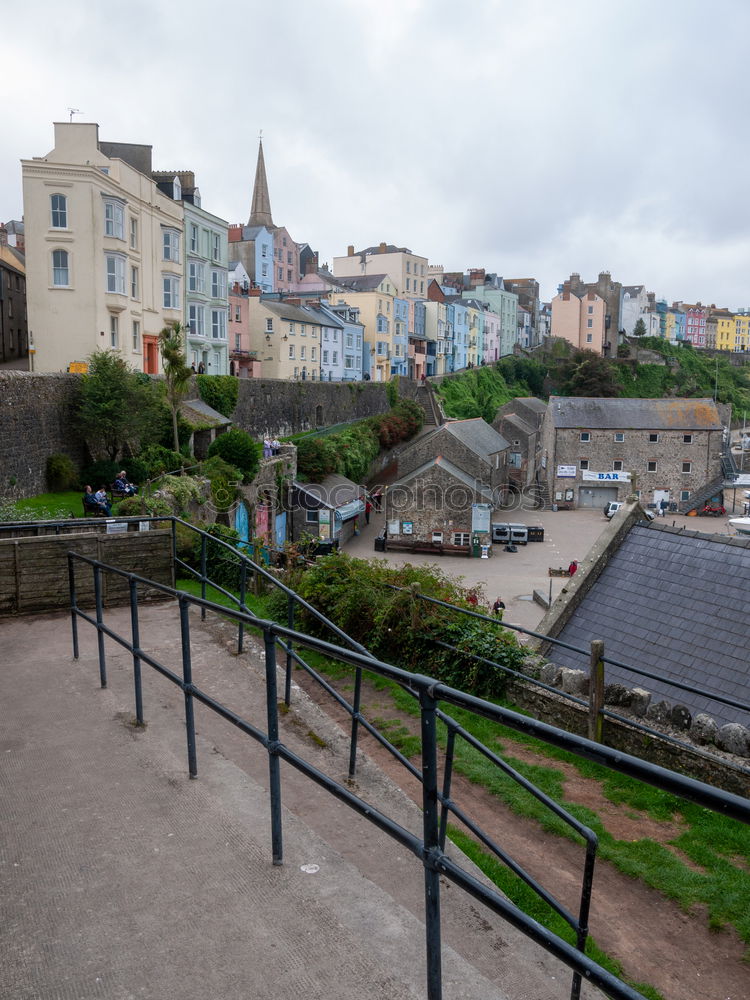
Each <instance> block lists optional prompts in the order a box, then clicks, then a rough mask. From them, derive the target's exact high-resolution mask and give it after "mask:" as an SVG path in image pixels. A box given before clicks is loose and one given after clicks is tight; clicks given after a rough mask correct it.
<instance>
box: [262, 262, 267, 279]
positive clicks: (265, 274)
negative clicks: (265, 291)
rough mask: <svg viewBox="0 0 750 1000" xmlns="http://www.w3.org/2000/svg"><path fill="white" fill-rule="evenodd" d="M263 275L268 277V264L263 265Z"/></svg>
mask: <svg viewBox="0 0 750 1000" xmlns="http://www.w3.org/2000/svg"><path fill="white" fill-rule="evenodd" d="M261 273H262V275H263V277H264V278H267V277H268V264H263V265H262V267H261Z"/></svg>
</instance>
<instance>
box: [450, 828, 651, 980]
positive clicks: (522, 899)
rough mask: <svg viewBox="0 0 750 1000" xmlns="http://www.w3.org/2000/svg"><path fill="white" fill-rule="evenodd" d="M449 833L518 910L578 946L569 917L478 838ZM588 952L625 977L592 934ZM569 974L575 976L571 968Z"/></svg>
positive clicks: (616, 974) (459, 831) (617, 963)
mask: <svg viewBox="0 0 750 1000" xmlns="http://www.w3.org/2000/svg"><path fill="white" fill-rule="evenodd" d="M448 836H449V837H450V839H451V840H452V841H453V843H454V844H455V845H456V846H457V847H459V848H460V849H461V850H462V851H463V852H464V854H465V855H466V856H467V857H468V858H470V859H471V861H473V862H474V864H475V865H476V866H477V868H480V869H481V870H482V871H483V872H484V874H485V875H486V876H487V877H488V878H489V879H491V880H492V882H494V883H495V885H496V886H497V887H498V888H499V889H500V891H501V892H503V893H504V894H505V895H506V896H507V897H508V899H509V900H510V901H511V903H514V904H515V905H516V906H517V907H518V908H519V910H522V911H523V912H524V913H525V914H527V915H528V916H530V917H532V918H533V919H534V920H536V921H537V923H539V924H541V925H542V926H543V927H546V928H547V929H548V930H549V931H551V932H552V933H553V934H556V935H557V937H560V938H562V939H563V940H564V941H567V942H568V944H572V945H574V946H575V943H576V939H575V933H574V931H573V928H572V927H571V926H570V924H569V923H568V922H567V921H566V920H563V918H562V917H561V916H560V915H559V914H558V913H556V912H555V911H554V910H553V909H552V907H551V906H549V905H548V904H547V903H545V902H544V900H543V899H540V898H539V896H538V895H537V894H536V893H535V892H534V890H533V889H531V888H530V887H529V886H528V885H526V883H525V882H524V881H523V880H522V879H520V878H518V876H517V875H514V874H513V873H512V872H511V871H510V870H509V869H508V868H506V867H505V865H503V864H502V863H501V862H500V861H498V860H497V859H496V858H495V857H493V856H492V855H491V854H488V853H487V852H486V851H484V850H483V849H482V848H481V847H480V846H479V845H478V844H477V842H476V841H475V840H473V839H472V838H471V837H469V836H468V835H467V834H465V833H463V831H461V830H458V829H456V828H455V827H452V826H449V827H448ZM586 955H588V957H589V958H591V959H593V961H594V962H596V963H597V965H601V966H602V968H603V969H606V970H607V972H611V973H612V974H613V975H615V976H617V977H618V978H620V979H623V975H622V966H621V965H620V963H619V962H618V961H616V960H615V959H613V958H611V957H610V956H609V955H608V954H607V953H606V952H604V951H602V949H601V948H600V947H599V946H598V945H597V944H596V942H595V941H594V940H593V938H591V937H589V938H588V940H587V941H586ZM570 975H571V977H572V975H573V973H572V971H571V973H570ZM624 982H626V983H627V984H628V985H629V986H632V987H633V988H634V989H636V990H638V992H639V993H642V994H643V996H644V997H647V998H648V1000H663V997H662V994H661V993H659V991H658V990H656V989H654V987H653V986H650V985H649V984H648V983H638V982H634V981H633V980H631V979H624Z"/></svg>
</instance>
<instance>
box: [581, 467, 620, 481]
mask: <svg viewBox="0 0 750 1000" xmlns="http://www.w3.org/2000/svg"><path fill="white" fill-rule="evenodd" d="M581 476H582V477H583V479H584V480H585V481H586V482H588V483H629V482H630V473H629V472H591V470H590V469H584V470H583V471H582V472H581Z"/></svg>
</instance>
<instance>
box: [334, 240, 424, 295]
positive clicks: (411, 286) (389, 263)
mask: <svg viewBox="0 0 750 1000" xmlns="http://www.w3.org/2000/svg"><path fill="white" fill-rule="evenodd" d="M428 270H429V265H428V263H427V258H426V257H420V256H419V255H418V254H414V253H412V252H411V250H408V249H407V248H406V247H395V246H393V245H392V244H390V243H381V244H380V245H379V246H376V247H367V249H366V250H360V251H357V252H355V250H354V247H353V246H350V247H349V248H348V251H347V255H346V257H334V258H333V273H334V275H335V276H336V277H337V278H346V277H361V276H362V275H366V274H367V275H369V274H387V275H388V277H389V278H390V279H391V281H392V282H393V284H394V285H395V286H396V295H398V296H399V298H402V299H424V298H427V285H428V283H429V278H428Z"/></svg>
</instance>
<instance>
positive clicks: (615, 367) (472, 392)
mask: <svg viewBox="0 0 750 1000" xmlns="http://www.w3.org/2000/svg"><path fill="white" fill-rule="evenodd" d="M638 346H639V348H647V349H648V350H650V351H653V352H654V353H657V354H660V355H662V357H664V359H665V361H667V363H666V364H656V363H653V362H650V363H640V362H639V361H637V360H636V359H635V358H617V359H614V358H613V359H609V358H602V357H601V356H600V355H597V354H594V353H593V352H591V351H580V350H574V349H572V348H570V347H568V346H567V345H566V344H563V343H561V342H560V341H557V342H556V343H555V345H554V347H553V348H552V349H551V350H549V351H545V352H537V354H536V355H535V356H534V358H525V357H507V358H502V359H501V360H500V361H498V362H497V363H496V364H494V365H486V366H484V365H483V366H482V367H480V368H472V369H471V370H469V371H466V372H463V373H462V374H460V375H455V376H452V377H451V378H446V379H443V380H442V382H441V383H440V384H439V386H438V390H437V391H438V392H439V394H440V397H441V399H442V402H443V408H444V410H445V413H446V415H447V416H449V417H453V418H455V419H459V420H465V419H469V418H472V417H483V418H484V419H485V420H486V421H487V422H488V423H491V422H492V420H493V419H494V417H495V415H496V413H497V411H498V409H499V407H501V406H503V405H504V404H505V403H507V402H509V401H510V400H511V399H514V398H516V397H518V396H537V397H539V398H540V399H548V398H549V396H550V395H559V396H604V397H629V398H631V399H659V398H662V397H669V396H676V397H693V398H697V397H701V398H706V397H713V396H714V394H716V399H717V401H718V402H719V403H729V404H730V405H731V407H732V417H733V419H734V420H742V419H743V415H744V413H745V412H750V369H749V368H748V366H747V365H743V366H742V367H737V366H735V365H732V364H730V362H729V360H728V359H727V358H723V357H718V358H717V357H712V356H710V355H708V354H703V353H701V352H700V351H697V350H694V349H693V348H692V347H690V346H689V345H688V346H680V347H678V346H675V345H673V344H669V343H667V342H666V341H664V340H661V339H660V338H658V337H651V338H643V339H642V340H641V341H639V342H638Z"/></svg>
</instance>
